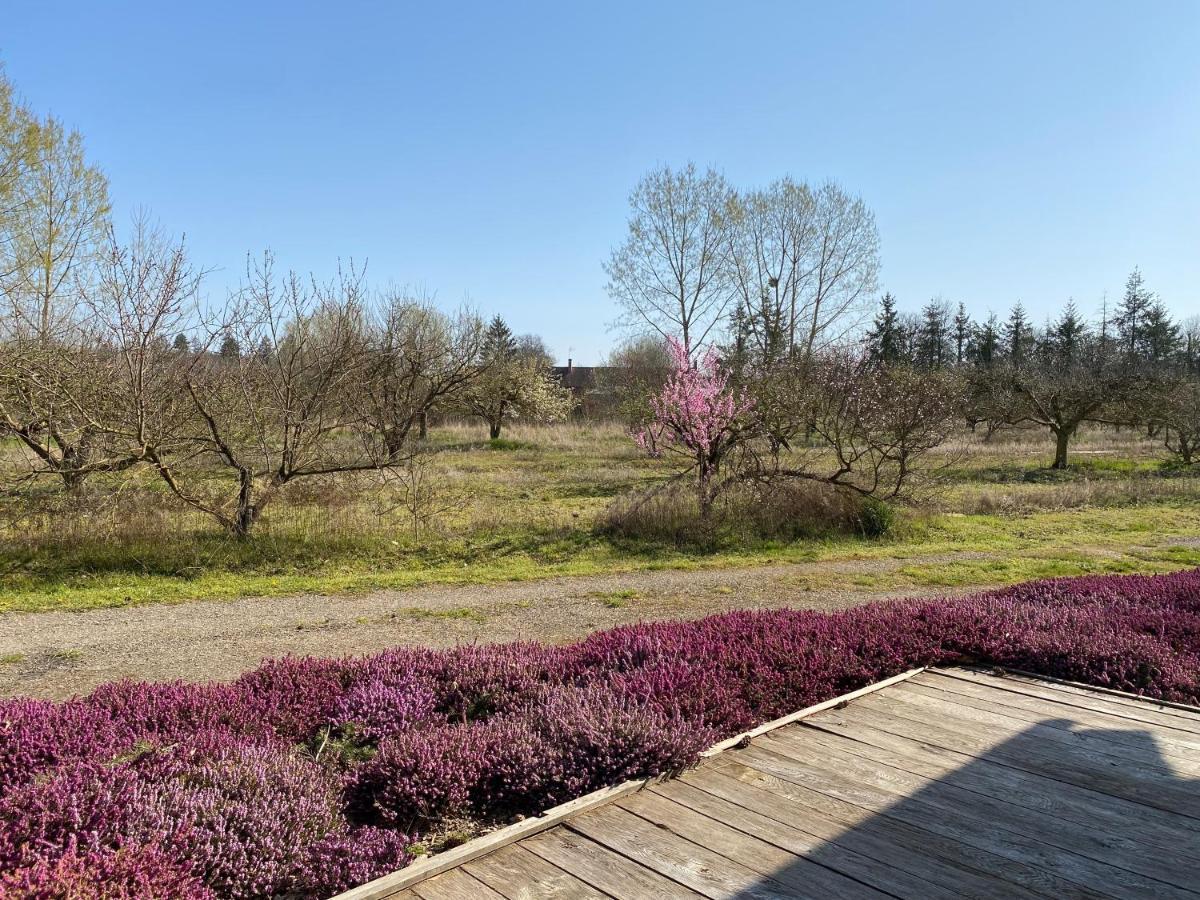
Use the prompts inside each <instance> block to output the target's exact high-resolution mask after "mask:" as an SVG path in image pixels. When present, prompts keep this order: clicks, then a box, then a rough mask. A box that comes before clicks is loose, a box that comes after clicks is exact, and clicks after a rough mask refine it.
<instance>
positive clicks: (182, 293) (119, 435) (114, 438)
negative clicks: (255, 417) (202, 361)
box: [88, 215, 206, 463]
mask: <svg viewBox="0 0 1200 900" xmlns="http://www.w3.org/2000/svg"><path fill="white" fill-rule="evenodd" d="M131 231H132V233H131V236H130V239H129V240H128V241H127V242H126V243H124V244H121V243H119V242H118V240H117V238H116V235H115V234H114V233H113V232H112V231H111V230H110V232H109V239H108V247H107V249H106V251H105V254H104V257H103V260H102V263H101V265H100V266H99V270H98V275H97V278H96V286H95V290H94V292H93V293H92V294H91V296H90V297H89V299H88V305H89V306H90V308H91V312H92V321H93V322H94V323H95V327H96V330H97V334H98V335H99V339H100V343H101V344H102V346H103V352H104V356H105V363H106V366H105V369H106V373H105V378H104V379H103V382H104V384H103V389H104V392H105V396H106V398H107V399H106V402H105V404H104V405H103V407H102V410H101V412H100V414H99V417H98V419H97V421H96V423H95V425H96V427H97V429H99V430H102V431H103V432H104V433H105V435H106V437H107V439H108V441H109V443H110V445H111V446H113V447H114V448H115V452H116V453H118V454H119V458H121V459H123V460H129V461H130V462H131V463H134V462H141V461H143V460H146V459H148V458H150V457H158V458H165V457H167V456H169V455H170V454H171V453H173V452H175V451H176V450H178V449H179V448H180V446H181V445H182V443H183V442H184V441H185V439H186V436H187V434H188V426H189V425H190V424H191V422H192V420H193V417H194V409H193V407H192V404H191V401H190V398H189V397H188V395H187V392H186V390H185V389H184V386H185V384H186V382H187V377H188V375H189V373H190V370H191V369H192V368H193V367H195V366H196V364H197V358H198V356H200V355H202V354H203V353H204V352H205V350H206V347H205V346H204V345H203V344H201V345H200V346H198V347H196V348H195V349H193V348H192V347H191V346H185V347H180V346H179V345H178V342H176V341H175V340H174V338H176V337H177V336H178V335H181V334H183V333H184V332H185V331H194V330H196V329H197V327H198V325H199V319H198V313H197V310H196V305H195V304H196V300H197V296H198V292H199V288H200V283H201V280H202V278H203V276H204V272H203V271H201V270H199V269H197V268H196V267H195V266H194V265H193V264H192V263H191V261H190V260H189V258H188V255H187V252H186V249H185V246H184V243H183V241H182V240H180V241H178V242H172V241H169V240H168V239H167V238H166V237H165V236H164V235H163V234H162V232H160V231H159V230H158V229H156V228H154V227H153V226H152V225H151V224H150V221H149V219H148V218H147V217H146V216H144V215H143V216H139V217H137V218H135V220H134V222H133V226H132V229H131ZM184 344H185V345H186V344H187V341H186V340H185V341H184Z"/></svg>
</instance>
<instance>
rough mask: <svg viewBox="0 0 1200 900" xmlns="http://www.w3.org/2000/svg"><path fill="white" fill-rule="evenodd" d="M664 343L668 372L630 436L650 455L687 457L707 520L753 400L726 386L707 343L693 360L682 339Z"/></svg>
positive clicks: (726, 379)
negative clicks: (647, 418) (646, 421)
mask: <svg viewBox="0 0 1200 900" xmlns="http://www.w3.org/2000/svg"><path fill="white" fill-rule="evenodd" d="M667 348H668V351H669V353H670V357H671V373H670V375H669V376H668V377H667V380H666V383H665V384H664V385H663V387H662V389H661V390H660V391H659V392H658V394H657V395H655V396H654V397H652V398H651V400H650V409H651V411H652V413H653V418H652V420H651V421H650V422H649V424H647V425H646V427H645V428H642V429H641V430H639V431H636V432H635V433H634V440H636V441H637V443H638V446H640V447H641V448H642V449H643V450H645V451H646V452H647V453H649V454H650V455H652V456H660V455H662V454H663V453H664V452H669V453H675V454H678V455H680V456H682V457H683V458H684V459H686V460H687V461H688V463H689V466H688V468H687V469H686V470H685V472H684V473H682V474H687V473H688V472H695V477H696V495H697V499H698V501H699V506H700V515H701V517H702V518H705V519H707V518H708V517H709V514H710V513H711V511H712V504H713V500H714V499H715V497H716V493H717V490H718V489H719V487H720V481H719V475H720V473H721V467H722V466H723V465H724V464H725V462H726V460H727V458H728V457H729V455H730V454H731V453H732V452H733V450H734V449H735V448H736V447H737V446H738V445H739V444H740V443H741V442H742V441H743V440H744V439H745V437H746V434H747V432H746V428H747V424H748V422H747V416H748V414H749V413H750V411H751V410H752V409H753V402H752V400H751V399H750V397H749V395H748V394H747V393H746V392H745V391H744V390H739V389H735V388H733V387H731V386H730V383H729V374H728V373H727V372H725V371H724V370H723V369H722V368H721V366H720V364H719V362H718V360H717V356H716V351H714V350H713V349H712V348H711V347H709V348H707V349H706V350H704V352H703V353H702V354H701V355H700V359H699V361H697V362H695V363H693V361H692V357H691V355H690V354H689V353H688V351H687V347H686V346H685V345H684V343H683V342H682V341H680V340H677V339H675V338H668V339H667Z"/></svg>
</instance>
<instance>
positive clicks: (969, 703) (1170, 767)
mask: <svg viewBox="0 0 1200 900" xmlns="http://www.w3.org/2000/svg"><path fill="white" fill-rule="evenodd" d="M888 698H889V700H893V701H897V702H905V703H916V704H918V705H925V703H928V704H933V703H936V704H944V706H940V707H935V708H933V709H932V712H933V715H935V716H936V717H937V719H938V721H946V720H947V719H949V718H951V717H954V718H957V719H961V720H967V721H970V722H977V723H980V724H982V725H983V726H984V727H985V728H988V729H991V728H993V727H996V726H1001V727H1004V728H1005V729H1007V731H1006V733H1017V732H1021V731H1024V732H1025V733H1030V734H1032V733H1037V734H1039V735H1040V736H1041V737H1044V738H1045V739H1046V740H1049V741H1057V742H1066V743H1068V744H1070V745H1071V746H1079V745H1081V744H1082V745H1086V746H1088V747H1090V748H1091V749H1092V750H1093V751H1094V752H1096V753H1102V754H1104V755H1106V756H1111V757H1115V758H1117V759H1119V760H1124V761H1127V762H1128V763H1129V764H1131V765H1134V766H1137V767H1139V768H1145V769H1148V770H1153V771H1158V772H1161V773H1163V774H1164V775H1168V776H1169V775H1174V774H1178V773H1183V774H1186V775H1189V776H1195V775H1200V749H1189V748H1187V747H1179V746H1175V747H1173V746H1172V745H1171V744H1170V743H1168V742H1167V741H1165V740H1160V739H1159V737H1158V734H1157V733H1156V732H1155V731H1154V730H1153V729H1152V726H1144V727H1141V728H1138V727H1136V726H1133V727H1128V726H1123V727H1116V728H1114V727H1104V726H1100V727H1099V728H1094V727H1092V726H1090V725H1087V724H1086V723H1084V722H1083V721H1081V719H1080V718H1079V717H1076V716H1074V715H1071V713H1070V711H1069V710H1066V709H1063V708H1061V707H1060V708H1059V709H1058V710H1055V709H1054V708H1053V707H1051V706H1050V705H1049V704H1047V705H1046V708H1044V709H1043V711H1042V712H1041V713H1036V712H1029V711H1026V710H1020V709H1014V708H1012V707H1008V706H1004V705H1003V704H999V703H996V702H995V701H993V700H990V699H981V698H977V697H967V696H964V695H962V694H955V693H953V692H951V691H943V690H939V689H938V688H934V687H929V686H927V685H923V684H906V685H902V686H897V688H896V689H895V690H894V691H892V692H890V693H889V694H888ZM922 700H923V701H925V703H922ZM1064 715H1067V716H1070V718H1064ZM1081 725H1082V726H1084V727H1083V728H1080V727H1079V726H1081ZM1043 729H1050V731H1048V732H1047V731H1043Z"/></svg>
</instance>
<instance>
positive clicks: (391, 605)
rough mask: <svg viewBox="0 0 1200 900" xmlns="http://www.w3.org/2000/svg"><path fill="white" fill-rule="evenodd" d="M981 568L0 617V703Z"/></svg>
mask: <svg viewBox="0 0 1200 900" xmlns="http://www.w3.org/2000/svg"><path fill="white" fill-rule="evenodd" d="M982 555H985V554H956V555H953V556H946V557H945V558H944V559H943V558H941V557H936V556H929V557H920V558H917V559H913V558H909V559H905V560H872V561H849V562H830V563H807V564H796V565H772V566H759V567H754V568H743V569H721V570H708V571H657V572H636V573H627V574H619V575H604V576H585V577H572V578H549V579H546V580H544V581H529V582H514V583H506V584H498V585H466V586H434V587H426V588H416V589H410V590H404V591H379V592H375V593H371V594H362V595H348V596H322V595H311V594H310V595H301V596H292V597H266V598H263V597H247V598H244V599H239V600H216V601H196V602H191V603H184V604H179V605H160V606H141V607H132V608H124V609H103V610H94V611H90V612H77V613H71V612H51V613H8V614H4V615H0V661H2V662H0V695H3V696H16V695H25V696H33V697H47V698H64V697H68V696H70V695H72V694H77V693H84V692H87V691H89V690H91V689H92V688H94V687H96V686H97V685H99V684H102V683H103V682H106V681H112V680H114V679H119V678H126V677H128V678H137V679H147V680H170V679H176V678H181V679H185V680H189V681H202V680H209V679H230V678H234V677H236V676H237V675H238V674H240V673H241V672H243V671H245V670H246V669H250V668H253V667H254V666H256V665H258V664H259V663H260V662H261V661H262V660H264V659H269V658H272V657H279V656H284V655H287V654H295V655H301V656H303V655H312V656H340V655H345V654H362V653H371V652H375V651H379V650H383V649H386V648H387V647H393V646H396V645H400V644H420V645H426V646H435V647H444V646H453V645H457V644H464V643H492V642H497V641H512V640H538V641H547V642H555V643H565V642H568V641H572V640H577V639H579V638H581V637H583V636H585V635H586V634H588V633H590V632H592V631H596V630H597V629H603V628H610V627H612V626H614V625H620V624H625V623H629V622H637V621H645V620H655V619H694V618H699V617H701V616H706V615H710V614H712V613H717V612H723V611H726V610H730V609H770V608H779V607H793V608H799V609H821V610H833V609H844V608H846V607H850V606H855V605H858V604H861V603H868V602H871V601H875V600H880V599H883V598H888V597H896V596H903V595H904V594H905V593H918V592H917V591H910V592H900V593H895V592H893V593H882V592H879V591H872V590H867V589H864V590H798V589H797V587H796V581H797V577H798V576H803V575H805V574H808V575H811V574H812V573H814V572H817V571H824V572H849V573H853V574H860V573H861V574H863V575H870V574H872V573H878V572H883V571H887V570H889V569H894V568H896V567H898V566H901V565H910V564H912V563H914V562H924V563H936V562H940V561H945V562H949V561H952V560H963V559H969V558H978V557H979V556H982ZM923 593H927V591H925V592H923Z"/></svg>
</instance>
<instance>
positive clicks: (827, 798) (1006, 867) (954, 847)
mask: <svg viewBox="0 0 1200 900" xmlns="http://www.w3.org/2000/svg"><path fill="white" fill-rule="evenodd" d="M741 755H742V754H741V753H739V754H738V756H741ZM714 768H715V769H716V771H718V772H719V773H721V774H723V775H727V776H728V777H730V778H731V779H733V780H735V781H738V782H741V783H743V784H749V785H753V786H755V787H760V788H762V789H763V790H767V791H770V792H771V793H773V794H775V795H776V796H779V797H783V798H785V799H787V800H790V801H793V802H795V803H798V804H800V805H802V806H804V807H808V808H811V809H817V810H820V811H822V812H825V813H828V814H829V815H831V816H836V817H838V818H840V819H841V820H843V822H844V824H845V825H846V826H847V833H849V832H850V831H854V832H861V833H864V834H868V835H876V836H878V835H883V836H885V837H886V838H888V839H891V840H896V841H897V842H899V843H901V844H903V845H905V846H912V847H914V848H915V849H914V856H915V858H916V859H917V860H918V861H919V860H921V859H922V858H925V857H933V858H936V859H940V860H943V861H945V862H947V863H950V864H952V865H962V866H965V867H968V868H970V869H972V870H975V871H976V872H979V873H981V874H982V875H985V876H987V877H988V878H992V879H995V882H996V884H997V885H998V886H1000V887H1001V888H1002V894H1001V896H1009V897H1046V896H1063V895H1064V894H1063V892H1062V889H1063V888H1064V887H1074V886H1073V885H1070V883H1069V882H1064V881H1062V880H1061V879H1056V878H1055V877H1054V876H1053V874H1051V873H1046V872H1043V871H1042V870H1040V869H1038V868H1036V867H1033V866H1029V865H1026V864H1025V863H1022V862H1019V861H1016V860H1013V859H1010V858H1008V857H1006V856H1002V855H1000V854H998V853H993V852H991V851H989V850H984V849H981V848H979V847H978V846H976V845H974V844H971V843H965V842H963V841H961V840H959V838H958V836H956V835H952V834H951V833H950V831H949V830H948V829H946V828H941V827H938V826H937V825H936V824H935V825H934V827H933V828H927V827H924V826H922V825H918V824H913V823H912V822H911V821H909V820H908V819H901V818H895V817H889V816H887V815H881V814H880V809H879V808H871V807H870V806H864V805H862V804H859V803H852V802H850V801H848V800H844V799H842V798H841V797H836V796H833V795H831V794H825V793H821V792H820V791H817V790H814V789H812V788H809V787H806V786H805V785H802V784H798V783H796V782H795V781H791V780H789V779H787V778H782V777H779V776H777V775H775V774H773V773H771V772H767V771H765V770H763V769H759V768H756V767H752V766H750V765H747V764H745V763H740V762H734V761H733V760H731V759H725V758H722V759H721V760H720V761H718V762H717V764H716V765H715V766H714ZM909 818H911V817H909ZM1056 890H1057V891H1058V892H1059V893H1057V894H1056V893H1055V891H1056ZM1066 895H1067V896H1070V894H1069V893H1068V894H1066Z"/></svg>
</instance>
